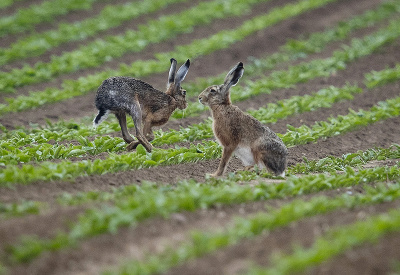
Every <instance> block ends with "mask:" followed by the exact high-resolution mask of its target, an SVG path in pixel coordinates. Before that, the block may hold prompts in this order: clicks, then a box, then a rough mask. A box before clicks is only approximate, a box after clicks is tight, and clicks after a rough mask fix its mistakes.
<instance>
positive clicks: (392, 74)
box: [365, 64, 400, 88]
mask: <svg viewBox="0 0 400 275" xmlns="http://www.w3.org/2000/svg"><path fill="white" fill-rule="evenodd" d="M365 78H366V85H367V87H369V88H373V87H376V86H378V85H382V84H386V83H389V82H394V81H397V80H398V79H399V78H400V64H396V66H395V67H394V68H386V69H384V70H381V71H374V72H371V73H369V74H367V75H366V76H365Z"/></svg>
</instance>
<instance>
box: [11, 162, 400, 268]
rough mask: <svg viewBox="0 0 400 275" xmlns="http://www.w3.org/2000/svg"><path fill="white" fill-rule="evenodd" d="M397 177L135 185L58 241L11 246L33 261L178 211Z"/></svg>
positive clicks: (384, 172)
mask: <svg viewBox="0 0 400 275" xmlns="http://www.w3.org/2000/svg"><path fill="white" fill-rule="evenodd" d="M399 172H400V171H399V168H398V167H391V168H388V167H378V168H373V169H365V170H361V171H359V172H355V171H354V170H352V169H351V168H350V167H348V168H347V169H346V173H344V174H336V175H328V174H318V175H308V176H304V177H300V178H298V177H294V176H292V177H289V178H288V179H287V180H286V182H282V183H280V184H276V185H275V184H265V183H260V184H257V185H255V186H253V187H250V186H248V185H244V186H240V185H237V184H234V183H233V184H230V185H228V184H227V183H226V184H216V185H209V184H197V183H193V182H187V183H182V185H177V186H176V187H175V188H174V189H170V188H157V186H154V185H149V184H143V185H142V186H140V187H139V186H137V188H140V189H141V190H140V191H141V192H135V195H134V196H132V195H130V196H125V197H124V198H119V199H118V200H117V201H115V204H114V205H112V206H103V207H100V208H98V207H96V208H92V209H90V210H88V211H86V212H85V213H84V214H82V215H81V216H80V217H79V218H78V221H77V222H76V223H75V224H73V225H71V228H70V231H69V232H67V233H59V234H58V235H56V236H55V237H54V238H52V239H46V240H43V239H39V238H37V237H33V236H31V238H27V237H25V238H23V239H22V240H21V242H20V243H19V244H16V245H12V246H11V248H10V257H11V258H12V260H15V261H17V262H24V261H29V260H31V259H33V258H34V257H37V256H38V255H39V254H40V253H42V252H43V251H54V250H59V249H62V248H65V247H68V246H70V245H73V244H76V243H77V242H79V241H80V240H82V239H86V238H89V237H91V236H94V235H98V234H102V233H105V232H114V233H115V232H116V231H117V230H118V229H119V228H120V227H121V226H128V225H132V224H135V223H137V222H139V221H141V220H143V219H146V218H149V217H152V216H155V215H157V216H159V215H161V216H164V217H168V216H169V215H170V214H172V213H174V212H177V211H184V210H186V211H193V210H195V209H199V208H207V207H210V206H212V205H215V204H226V203H229V204H230V203H240V202H247V201H254V200H265V199H271V198H281V197H288V196H296V195H299V194H304V193H308V192H316V191H318V190H323V189H327V188H328V189H331V188H339V187H343V186H351V185H355V184H360V183H368V182H377V181H387V180H395V179H398V178H399ZM225 181H226V182H227V181H228V179H225ZM282 187H283V188H282ZM295 190H297V191H295ZM307 190H308V191H307ZM381 193H382V192H381ZM381 196H382V195H381ZM383 197H384V196H383ZM357 201H359V200H357Z"/></svg>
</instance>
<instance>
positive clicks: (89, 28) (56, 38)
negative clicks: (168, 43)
mask: <svg viewBox="0 0 400 275" xmlns="http://www.w3.org/2000/svg"><path fill="white" fill-rule="evenodd" d="M181 1H185V0H169V1H159V0H152V1H146V2H145V3H143V2H142V3H136V2H134V3H127V4H124V5H110V6H107V7H106V8H104V9H103V11H102V12H101V13H100V14H99V15H98V16H96V17H93V18H89V19H86V20H84V21H81V22H76V23H73V24H60V25H59V28H58V29H57V30H50V31H46V32H43V33H40V34H33V35H31V36H29V37H25V38H23V39H20V40H19V41H17V42H16V43H14V44H12V45H11V46H10V47H9V48H8V49H1V50H0V65H2V64H6V63H8V62H9V61H12V60H16V59H22V58H26V57H29V56H36V55H40V54H42V53H44V52H45V51H47V50H49V49H51V48H53V47H56V46H58V45H60V44H62V43H64V42H69V41H76V40H82V39H85V38H87V37H90V36H93V35H95V34H96V33H98V32H99V31H104V30H106V29H109V28H111V27H115V26H117V25H119V24H121V23H122V22H123V21H126V20H130V19H132V18H135V17H137V16H139V15H142V14H145V13H150V12H154V11H155V10H158V9H161V8H163V7H164V6H166V5H168V4H171V3H175V2H181ZM249 4H250V3H249ZM224 5H225V4H224ZM133 7H134V8H133ZM398 7H399V4H398V3H395V2H388V3H383V4H381V5H380V6H379V7H378V8H377V9H374V10H372V11H369V12H367V13H366V14H365V15H366V16H365V17H364V18H363V19H364V20H366V21H365V22H361V21H358V22H357V21H356V20H352V22H354V23H355V24H360V23H361V25H358V26H365V24H371V22H372V23H373V22H376V21H380V20H383V19H385V18H388V17H389V16H391V15H392V14H393V13H395V12H396V8H398ZM238 8H240V7H238ZM243 8H246V7H242V9H243ZM247 8H248V7H247ZM209 19H210V20H211V19H212V18H209ZM354 23H353V24H354ZM346 27H347V28H348V26H340V28H341V29H342V30H345V28H346ZM330 35H331V36H332V35H334V36H338V35H341V36H343V35H344V33H343V32H336V33H331V34H330ZM317 39H318V40H321V38H317ZM322 39H323V40H324V42H325V43H327V40H328V39H330V37H329V36H325V37H323V38H322ZM291 46H296V47H302V48H303V51H304V52H308V53H310V48H308V47H307V45H306V44H299V43H297V44H296V45H295V44H294V43H292V45H291ZM312 51H313V50H312Z"/></svg>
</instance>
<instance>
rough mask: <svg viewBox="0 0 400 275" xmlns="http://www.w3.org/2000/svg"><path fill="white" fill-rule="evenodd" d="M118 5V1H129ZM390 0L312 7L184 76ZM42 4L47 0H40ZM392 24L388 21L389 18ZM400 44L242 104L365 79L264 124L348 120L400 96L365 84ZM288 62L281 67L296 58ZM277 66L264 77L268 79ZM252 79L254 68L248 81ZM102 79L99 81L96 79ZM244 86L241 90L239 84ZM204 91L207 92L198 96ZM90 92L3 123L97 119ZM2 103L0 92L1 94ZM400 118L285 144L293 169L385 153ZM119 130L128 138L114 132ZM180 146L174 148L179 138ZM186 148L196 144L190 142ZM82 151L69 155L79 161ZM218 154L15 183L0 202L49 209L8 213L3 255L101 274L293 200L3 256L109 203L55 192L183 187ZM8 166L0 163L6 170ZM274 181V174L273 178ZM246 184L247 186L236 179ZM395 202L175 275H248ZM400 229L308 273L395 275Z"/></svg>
mask: <svg viewBox="0 0 400 275" xmlns="http://www.w3.org/2000/svg"><path fill="white" fill-rule="evenodd" d="M24 2H25V1H20V2H17V3H15V4H14V5H13V6H10V7H9V8H6V9H4V10H0V15H1V16H6V15H11V14H12V13H14V12H15V11H16V10H17V9H18V8H20V7H22V6H23V3H24ZM111 2H112V1H98V2H97V3H96V4H95V5H94V6H93V9H91V10H87V11H76V12H73V13H71V14H67V15H64V16H61V17H60V18H59V22H73V21H76V20H82V19H85V18H87V17H91V16H94V15H96V14H98V13H99V12H100V11H101V9H102V8H103V7H104V6H105V5H107V4H110V3H111ZM124 2H126V1H124V0H118V1H117V2H112V3H113V4H114V3H124ZM199 2H200V0H196V1H188V2H186V3H184V4H174V5H170V6H168V7H166V8H164V9H162V10H160V11H158V12H155V13H152V14H149V15H145V16H141V17H139V18H136V19H134V20H132V21H129V22H126V23H124V24H122V25H121V26H119V27H116V28H114V29H112V30H108V31H105V32H103V33H100V34H99V35H98V36H96V37H94V38H89V39H86V40H83V41H79V42H78V43H67V44H64V45H62V46H60V47H57V48H55V49H53V50H51V51H49V52H47V53H46V54H44V55H41V56H37V57H34V58H30V59H27V60H24V61H17V62H13V63H10V64H8V65H7V66H5V68H1V69H2V70H4V71H7V70H11V69H13V68H19V67H21V66H22V65H23V64H24V63H28V64H30V65H33V64H35V63H36V62H39V61H43V62H47V61H48V60H49V59H50V57H51V56H52V55H59V54H61V53H62V52H64V51H71V50H73V49H75V48H78V47H79V46H81V45H85V44H87V43H90V42H91V41H93V40H94V39H98V38H104V37H106V36H107V35H114V34H120V33H123V32H125V31H126V30H129V29H135V28H136V26H137V25H139V24H145V23H146V22H147V21H148V20H150V19H154V18H157V17H159V16H161V15H164V14H172V13H175V12H178V11H181V10H184V9H186V8H188V7H190V6H193V5H195V4H196V3H199ZM291 2H294V1H292V0H281V1H278V0H272V1H269V2H267V3H264V4H259V5H256V6H255V7H254V8H253V9H252V11H251V12H250V13H247V14H243V15H241V16H239V17H235V18H226V19H221V20H216V21H215V22H213V23H212V24H211V25H209V26H198V27H195V28H194V30H193V32H192V33H188V34H182V35H179V36H178V37H176V38H172V39H169V40H167V41H165V42H162V43H159V44H156V45H150V46H149V47H147V48H146V49H145V50H144V51H143V52H140V53H127V54H126V55H124V56H123V57H121V58H118V59H115V60H112V61H110V62H107V63H106V64H104V66H103V67H99V68H95V69H87V70H81V71H79V72H76V73H71V74H65V75H60V76H58V77H55V78H54V79H53V80H52V81H49V82H44V83H38V84H34V85H29V86H26V87H21V88H19V89H18V90H17V93H16V94H15V96H18V95H26V94H27V93H28V92H29V91H40V90H44V89H46V88H48V87H60V86H61V84H62V82H63V81H64V80H67V79H77V78H78V77H80V76H85V75H89V74H92V73H96V72H99V71H101V70H104V69H106V68H117V67H118V65H119V64H120V63H127V64H129V63H131V62H134V61H135V60H138V59H150V58H153V56H154V54H155V53H157V52H166V51H169V50H172V49H173V48H174V47H176V46H179V45H183V44H188V43H190V42H191V41H193V40H194V39H198V38H202V37H206V36H209V35H211V34H212V33H215V32H217V31H220V30H223V29H230V28H234V27H237V26H239V25H240V24H241V23H242V22H243V21H244V20H247V19H249V18H252V17H254V16H256V15H260V14H263V13H265V12H266V11H268V10H270V9H272V8H274V7H277V6H282V5H284V4H287V3H291ZM381 2H382V1H377V0H339V1H336V2H333V3H331V4H328V5H326V6H324V7H323V8H319V9H316V10H313V11H309V12H307V13H304V14H302V15H299V16H296V17H294V18H291V19H288V20H285V21H284V22H282V23H279V24H276V25H274V26H271V27H269V28H266V29H264V30H262V31H259V32H257V33H255V34H253V35H250V36H249V37H247V38H246V39H245V40H244V41H241V42H238V43H235V44H234V45H232V46H231V47H230V48H228V49H225V50H220V51H217V52H215V53H212V54H210V55H207V56H201V57H199V58H196V60H195V61H194V62H193V63H192V66H191V68H190V72H189V74H188V77H187V79H186V80H185V82H186V81H193V80H195V78H196V77H207V76H212V75H216V74H220V73H222V72H226V71H227V70H228V69H229V68H230V67H231V66H232V65H233V64H235V63H237V62H238V61H244V62H245V66H246V61H247V60H248V58H249V57H257V58H259V57H264V56H267V55H270V54H272V53H274V52H276V51H278V50H279V47H280V46H282V45H283V44H284V43H285V42H286V41H287V40H288V39H293V38H300V37H306V36H307V35H308V34H310V33H313V32H316V31H322V30H324V29H325V28H329V27H332V26H334V25H336V24H337V23H338V22H340V21H343V20H346V19H348V18H351V17H352V16H355V15H357V14H361V13H363V12H364V11H366V10H369V9H372V8H374V7H376V6H377V5H378V4H379V3H381ZM32 3H35V4H36V3H40V1H37V0H35V1H32ZM382 24H385V23H382ZM55 26H56V22H53V23H48V24H47V23H43V24H40V25H39V26H37V27H36V29H35V30H36V31H37V32H41V31H44V30H47V29H51V28H54V27H55ZM376 28H377V27H374V26H371V27H369V28H367V29H363V30H360V31H357V32H355V33H354V34H353V35H352V37H361V36H364V35H366V34H368V33H370V32H373V31H374V30H375V29H376ZM24 35H27V33H22V34H19V35H10V36H8V37H7V39H4V40H3V39H2V40H1V42H0V46H2V47H6V46H8V45H10V44H11V43H12V42H13V41H16V39H18V38H20V37H23V36H24ZM348 41H349V40H346V41H344V42H341V43H332V45H330V46H328V47H327V49H325V50H323V51H322V52H321V53H318V54H314V55H310V56H309V57H307V58H306V59H305V60H306V61H307V60H312V59H315V58H324V57H328V56H330V55H331V54H332V52H333V51H334V50H337V49H340V48H341V47H342V43H348ZM399 46H400V39H397V40H395V41H393V42H392V43H390V44H388V45H385V46H384V47H383V48H382V49H380V50H379V51H377V52H375V53H373V54H371V55H369V56H367V57H363V58H360V59H359V60H357V61H355V62H352V63H351V64H349V65H348V66H347V67H346V68H345V69H344V70H340V71H337V72H336V73H335V74H333V75H332V76H330V77H324V78H316V79H313V80H311V81H308V82H306V83H301V84H298V85H296V86H295V87H293V88H289V89H279V90H276V91H273V92H272V93H271V94H261V95H259V96H255V97H252V98H250V99H248V100H245V101H243V102H238V103H236V104H237V105H238V106H239V107H240V108H241V109H242V110H247V109H250V108H259V107H261V106H264V105H265V104H266V103H268V102H276V101H278V100H282V99H285V98H288V97H291V96H293V95H305V94H310V93H313V92H316V91H318V90H319V89H321V88H325V87H328V86H329V85H334V86H337V87H340V86H343V85H345V84H346V83H350V84H358V85H359V86H360V87H362V88H363V89H364V91H363V93H361V94H357V95H355V96H354V99H353V100H346V101H340V102H338V103H336V104H334V106H333V107H332V108H329V109H319V110H316V111H313V112H308V113H303V114H299V115H296V116H292V117H288V118H287V119H284V120H280V121H278V122H277V123H274V124H271V125H268V126H269V127H270V128H271V129H272V130H273V131H275V132H278V133H284V132H286V130H287V125H288V124H289V125H292V126H294V127H299V126H301V125H307V126H312V125H313V124H314V123H315V122H317V121H321V120H327V119H328V118H329V117H331V116H337V115H344V114H347V113H348V110H349V108H350V109H353V110H358V109H369V108H370V107H371V106H373V105H375V104H376V103H377V102H379V101H382V100H386V99H390V98H393V97H396V96H399V90H400V83H399V82H395V83H391V84H388V85H385V86H382V87H378V88H374V89H367V88H366V87H365V85H364V84H363V82H364V75H365V73H367V72H370V71H371V70H382V69H384V68H386V67H393V66H395V64H398V63H399V62H400V51H399V50H398V49H399ZM294 63H296V62H293V63H289V64H282V66H280V67H279V68H280V69H284V68H285V67H287V66H288V65H290V64H294ZM269 73H270V72H266V74H269ZM245 77H246V73H245V75H244V78H245ZM144 80H146V81H148V82H149V83H151V84H153V85H154V86H155V87H157V88H159V89H161V90H162V87H163V86H164V85H165V80H166V73H163V74H155V75H150V76H148V77H146V78H144ZM99 85H100V83H99ZM235 91H237V92H240V87H239V88H235ZM198 92H199V93H200V92H201V91H198ZM94 93H95V91H91V92H90V93H88V94H87V95H84V96H80V97H76V98H72V99H70V100H66V101H63V102H60V103H55V104H48V105H45V106H43V107H40V108H38V109H35V110H30V111H24V112H19V113H15V114H8V115H5V116H2V117H0V123H1V124H3V125H4V126H6V127H7V128H8V129H13V128H15V127H18V126H21V125H23V126H29V123H39V124H43V123H44V122H45V121H46V119H50V120H52V121H57V120H60V119H64V120H69V119H74V120H77V121H79V120H80V119H81V118H82V117H84V116H88V115H93V114H94V113H95V112H96V110H95V108H94V103H93V99H94ZM0 101H1V102H4V97H3V96H0ZM208 116H209V113H208V112H205V113H203V114H201V115H200V116H198V117H193V118H184V119H181V120H171V121H169V122H168V123H167V124H166V125H164V126H163V127H162V129H163V130H168V129H179V127H181V126H182V127H186V126H188V125H191V124H193V123H199V122H201V121H203V120H204V119H205V118H207V117H208ZM399 125H400V117H399V116H397V117H394V118H390V119H387V120H384V121H381V122H377V123H374V124H371V125H369V126H367V127H358V128H356V129H353V130H352V131H350V132H348V133H345V134H341V135H337V136H334V137H330V138H326V139H321V140H318V141H317V142H315V143H309V144H305V145H300V146H296V147H291V148H289V160H288V165H289V166H292V165H296V164H297V163H301V162H302V161H303V159H304V158H307V159H321V158H324V157H327V156H330V155H331V156H337V157H339V156H341V155H343V154H346V153H352V152H357V151H359V150H366V149H369V148H374V147H383V148H388V147H390V146H391V145H392V144H393V143H399V142H400V127H399ZM111 136H120V133H113V134H111ZM173 146H174V145H173ZM179 146H189V143H187V142H182V143H179ZM102 157H106V154H103V155H100V156H94V157H91V158H89V159H95V158H102ZM81 159H82V158H76V159H73V161H78V160H81ZM398 161H399V160H388V161H383V162H382V161H376V162H372V163H369V164H367V165H366V167H376V166H393V165H398ZM218 162H219V160H218V159H217V160H210V161H201V162H198V163H186V164H179V165H173V166H160V167H154V168H147V169H140V170H131V171H125V172H119V173H113V174H104V175H92V176H85V177H83V176H82V177H79V178H77V179H75V180H73V181H69V182H68V181H51V182H44V181H39V182H35V183H32V184H27V185H24V184H16V185H14V186H13V187H12V188H6V187H1V188H0V202H1V203H11V202H20V201H22V200H36V201H41V202H43V203H45V204H46V205H48V206H47V208H44V209H43V210H42V211H41V212H40V214H38V215H27V216H24V217H16V218H10V219H2V218H1V217H0V261H1V262H2V263H3V262H4V263H5V264H6V265H7V267H8V271H9V272H10V274H28V273H29V274H78V273H79V274H98V273H99V272H101V271H102V270H104V268H112V267H115V266H117V265H118V264H121V263H123V262H124V261H126V260H127V259H144V258H145V257H146V256H147V255H146V253H159V252H161V251H163V250H164V249H165V248H166V247H168V246H173V247H175V246H177V245H178V244H179V243H181V242H183V241H185V240H187V239H188V236H189V234H190V232H191V231H192V230H203V231H215V230H221V229H223V228H226V227H227V226H229V225H230V224H231V223H232V221H233V219H234V218H235V217H236V216H242V217H245V216H248V215H251V214H254V213H256V212H260V211H265V207H266V206H267V205H268V206H273V207H279V206H280V205H282V204H284V203H286V202H288V201H290V200H291V199H292V198H286V199H282V200H273V201H262V202H250V203H245V204H240V205H239V204H236V205H228V206H216V207H214V208H211V209H203V210H197V211H194V212H182V213H174V214H172V215H171V216H170V217H168V218H162V217H154V218H151V219H148V220H145V221H143V222H141V223H139V224H137V225H136V226H133V227H128V228H122V229H120V230H118V232H117V233H116V234H102V235H99V236H95V237H93V238H88V239H86V240H83V241H82V242H80V243H79V244H77V245H76V246H75V247H72V248H67V249H63V250H61V251H57V252H46V253H43V254H42V255H41V256H40V257H38V258H36V259H34V260H33V261H32V262H30V263H26V264H14V263H10V262H8V261H7V260H6V258H7V257H6V251H7V246H8V245H9V244H13V243H15V242H17V241H18V240H19V239H20V238H21V236H24V235H37V236H39V237H41V238H50V237H52V236H55V235H56V234H57V232H59V231H67V230H68V228H69V226H70V224H71V222H73V221H76V220H77V219H78V217H79V215H81V214H82V213H84V211H85V210H86V209H88V208H91V207H101V205H93V204H87V205H83V206H74V207H63V206H60V205H59V204H58V203H57V202H56V199H57V197H58V196H59V195H60V194H62V193H70V194H76V193H78V192H82V191H109V190H111V189H112V188H114V187H118V186H124V185H129V184H141V183H142V182H143V181H155V182H158V183H160V185H176V183H177V182H178V181H179V180H184V179H195V180H197V181H200V182H201V181H204V179H205V175H206V174H207V173H212V172H214V171H215V170H216V168H217V166H218ZM241 169H243V166H242V164H241V163H240V161H239V160H238V159H236V158H232V160H231V162H230V164H229V168H228V172H235V171H238V170H241ZM0 171H1V170H0ZM274 182H275V181H268V183H269V184H274ZM238 184H246V183H238ZM344 192H354V193H357V192H363V189H362V188H361V187H360V186H355V187H352V188H348V189H338V190H330V191H324V192H320V193H318V194H311V195H307V196H302V197H300V198H301V199H305V200H306V199H309V198H310V197H312V196H315V195H325V196H329V197H332V196H335V195H338V194H342V193H344ZM399 206H400V204H399V201H395V202H390V203H382V204H377V205H374V206H366V207H359V208H356V209H350V210H339V211H335V212H333V213H328V214H325V215H318V216H315V217H310V218H307V219H303V220H301V221H299V222H296V223H293V224H291V225H289V226H286V227H283V228H277V229H276V230H273V231H272V232H269V234H265V235H261V236H259V237H256V238H255V239H250V240H244V241H242V242H240V243H238V244H236V245H234V246H231V247H227V248H225V249H221V250H218V251H216V252H215V253H212V254H210V255H206V256H204V257H201V258H199V259H196V260H193V261H190V262H188V263H185V264H183V265H181V266H178V267H176V268H174V269H171V270H170V271H168V274H235V273H241V272H245V271H246V270H247V268H248V267H249V265H250V264H251V263H257V264H260V265H265V266H267V265H268V264H270V256H271V255H272V254H273V253H275V252H277V251H283V252H290V251H291V248H292V245H293V244H294V243H296V244H301V245H304V246H306V247H308V246H310V245H311V244H312V243H313V241H314V240H315V238H316V237H318V236H321V235H322V234H323V233H324V232H326V230H328V229H329V228H332V227H335V226H340V225H344V224H349V223H352V222H354V221H356V220H360V219H363V218H365V217H367V216H369V215H374V214H379V213H384V212H386V211H388V210H389V209H393V208H398V207H399ZM399 243H400V234H390V235H388V236H386V237H384V238H383V239H382V240H380V241H379V242H378V243H377V244H365V245H363V246H361V247H357V248H354V249H353V250H351V251H349V252H347V253H346V254H344V255H339V256H338V257H336V258H334V259H331V260H330V261H329V262H326V263H323V264H322V265H320V266H317V267H315V268H314V269H312V270H309V271H307V272H306V273H307V274H386V273H389V272H390V271H391V268H392V263H393V261H395V260H397V261H399V260H400V250H399V249H397V248H398V246H399Z"/></svg>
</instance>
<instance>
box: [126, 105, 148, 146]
mask: <svg viewBox="0 0 400 275" xmlns="http://www.w3.org/2000/svg"><path fill="white" fill-rule="evenodd" d="M129 114H130V115H131V116H132V119H133V123H134V124H135V137H136V138H137V139H138V141H139V142H140V143H141V144H142V145H143V146H144V148H146V150H147V152H151V150H152V149H153V146H152V145H151V144H150V142H149V141H148V140H147V139H146V138H145V137H144V135H143V133H142V110H141V109H140V105H139V102H138V101H135V102H134V104H133V107H132V108H131V109H130V112H129ZM137 145H138V144H137V143H136V142H132V143H131V144H129V145H128V147H127V149H128V150H131V149H133V148H136V147H137Z"/></svg>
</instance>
